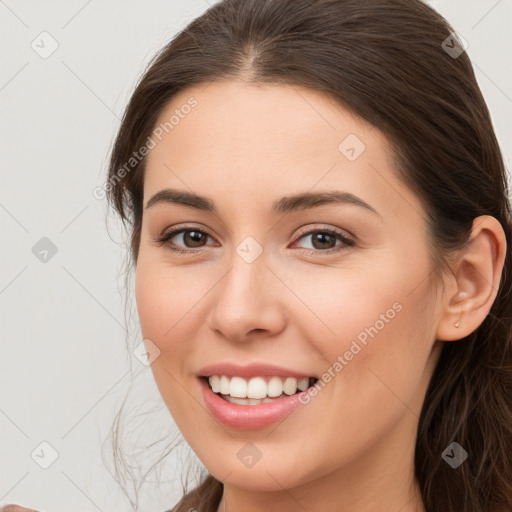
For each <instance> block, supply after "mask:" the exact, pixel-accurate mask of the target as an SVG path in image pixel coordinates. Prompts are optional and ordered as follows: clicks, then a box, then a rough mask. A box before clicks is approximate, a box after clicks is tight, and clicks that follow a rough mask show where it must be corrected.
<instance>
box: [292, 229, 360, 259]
mask: <svg viewBox="0 0 512 512" xmlns="http://www.w3.org/2000/svg"><path fill="white" fill-rule="evenodd" d="M308 238H309V239H310V240H311V242H310V247H306V248H304V247H302V248H303V249H305V251H306V252H310V253H316V254H318V253H322V252H328V253H329V252H337V251H338V250H343V249H345V248H347V247H352V246H354V245H355V242H354V241H353V240H351V239H350V238H348V237H346V236H345V235H344V234H342V233H340V232H338V231H335V230H333V229H313V230H310V231H307V232H305V233H302V234H300V235H299V236H298V237H297V238H296V241H295V243H297V242H298V241H300V240H303V239H308Z"/></svg>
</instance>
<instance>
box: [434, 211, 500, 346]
mask: <svg viewBox="0 0 512 512" xmlns="http://www.w3.org/2000/svg"><path fill="white" fill-rule="evenodd" d="M506 248H507V240H506V237H505V233H504V231H503V228H502V226H501V224H500V223H499V222H498V220H497V219H495V218H494V217H491V216H489V215H482V216H480V217H477V218H476V219H474V221H473V226H472V229H471V234H470V237H469V242H468V246H467V247H466V248H465V249H464V250H463V251H461V254H460V255H459V256H458V257H457V260H456V263H455V265H454V266H453V267H452V270H453V276H452V277H451V282H450V284H449V285H448V286H446V288H445V296H444V306H443V312H442V315H441V319H440V321H439V325H438V327H437V332H436V336H437V339H439V340H442V341H452V340H458V339H461V338H464V337H466V336H468V335H469V334H471V333H472V332H473V331H475V330H476V329H477V328H478V327H479V326H480V325H481V323H482V322H483V321H484V320H485V317H486V316H487V315H488V314H489V311H490V310H491V306H492V304H493V302H494V300H495V298H496V295H497V294H498V288H499V284H500V280H501V275H502V272H503V264H504V262H505V254H506ZM457 323H458V325H459V327H455V325H456V324H457Z"/></svg>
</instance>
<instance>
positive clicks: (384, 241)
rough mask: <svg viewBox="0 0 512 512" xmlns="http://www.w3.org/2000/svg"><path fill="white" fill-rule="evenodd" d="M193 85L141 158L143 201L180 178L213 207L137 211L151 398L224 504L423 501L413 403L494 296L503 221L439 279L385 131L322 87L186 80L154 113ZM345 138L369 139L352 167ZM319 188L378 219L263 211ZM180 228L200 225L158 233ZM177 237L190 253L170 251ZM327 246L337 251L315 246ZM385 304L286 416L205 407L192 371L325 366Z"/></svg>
mask: <svg viewBox="0 0 512 512" xmlns="http://www.w3.org/2000/svg"><path fill="white" fill-rule="evenodd" d="M191 96H193V97H194V98H196V100H197V101H198V105H197V106H196V108H195V109H194V110H193V111H192V112H191V113H190V114H189V115H188V116H186V117H184V118H183V119H181V120H180V122H179V124H178V125H176V126H175V127H174V128H173V130H171V131H169V133H168V134H167V135H166V136H165V137H163V138H162V140H161V141H160V142H159V143H158V144H157V145H156V147H154V148H153V149H152V150H151V152H150V154H149V156H148V160H147V169H146V175H145V185H144V205H146V203H147V201H148V200H149V198H150V197H152V196H153V194H155V193H157V192H158V191H160V190H161V189H165V188H175V189H178V190H183V191H189V192H194V193H196V194H199V195H202V196H207V197H208V198H209V199H210V200H211V201H213V202H214V203H215V205H216V207H217V209H218V213H217V214H213V213H211V212H204V211H200V210H198V209H195V208H191V207H187V206H182V205H176V204H164V203H159V204H155V205H153V206H151V207H150V208H148V209H145V210H144V213H143V222H142V232H141V243H140V251H139V260H138V265H137V270H136V300H137V307H138V312H139V317H140V323H141V329H142V333H143V336H144V338H145V339H149V340H151V342H152V343H154V344H155V345H156V346H157V347H158V348H159V350H160V355H159V357H158V358H157V359H156V360H155V361H154V362H153V364H152V371H153V374H154V377H155V380H156V383H157V386H158V388H159V390H160V393H161V395H162V398H163V400H164V401H165V404H166V405H167V407H168V409H169V411H170V412H171V414H172V416H173V418H174V420H175V422H176V424H177V425H178V427H179V428H180V430H181V432H182V434H183V436H184V437H185V439H186V440H187V442H188V443H189V444H190V446H191V447H192V449H193V450H194V451H195V453H196V454H197V455H198V457H199V458H200V459H201V461H202V462H203V464H204V465H205V467H206V468H207V469H208V471H209V472H210V473H211V474H213V475H214V476H215V477H216V478H217V479H219V480H221V481H222V482H223V483H224V495H223V498H222V502H221V504H220V506H219V509H218V510H219V511H225V510H228V511H229V512H236V511H240V510H244V511H246V512H256V511H263V510H265V511H266V512H273V511H280V512H283V511H296V510H307V511H310V512H314V511H323V512H331V511H332V512H334V511H339V510H340V504H343V511H344V512H352V511H354V512H355V511H361V510H365V511H367V512H371V511H381V510H382V503H386V504H387V505H386V509H387V510H396V511H398V510H400V511H402V512H409V511H424V510H425V509H424V506H423V504H422V502H421V498H420V496H419V491H418V487H417V484H416V481H415V479H414V469H413V457H414V443H415V436H416V431H417V427H418V418H419V414H420V411H421V407H422V404H423V401H424V398H425V392H426V390H427V387H428V383H429V381H430V378H431V375H432V372H433V370H434V368H435V364H436V362H437V360H438V357H439V354H440V349H441V346H442V344H443V342H447V341H451V340H457V339H460V338H462V337H464V336H466V335H467V334H469V333H470V332H472V331H473V330H475V329H476V328H477V327H478V325H480V323H481V322H482V321H483V320H484V318H485V316H486V315H487V313H488V312H489V310H490V307H491V305H492V302H493V301H494V298H495V296H496V290H497V288H498V284H499V279H500V276H501V271H502V267H503V260H504V254H505V243H506V242H505V237H504V234H503V230H502V228H501V226H500V224H499V223H498V222H497V221H496V220H495V219H494V218H492V217H488V216H485V217H480V218H478V219H476V220H475V223H474V229H473V233H472V238H471V240H472V241H471V243H470V245H469V247H468V249H467V251H466V252H465V253H462V254H459V255H457V259H456V260H455V263H454V265H453V270H454V272H453V274H452V273H450V274H449V275H446V276H445V278H444V286H441V283H439V282H436V281H434V279H433V274H432V273H431V270H432V263H431V260H430V258H429V253H428V245H427V232H426V227H425V221H424V217H425V213H424V211H425V210H424V207H423V205H422V204H421V202H420V200H419V199H418V197H417V196H416V195H415V194H414V193H413V192H412V191H411V190H410V189H409V188H407V187H406V186H405V185H404V184H403V183H402V182H401V181H399V179H398V178H397V176H396V175H395V173H394V170H393V160H392V154H391V151H390V148H389V145H388V143H387V140H386V138H385V137H384V135H383V134H382V133H381V132H380V131H379V130H377V129H376V128H375V127H372V126H371V125H369V124H367V123H366V122H365V121H364V120H362V119H361V118H358V117H357V116H355V115H352V114H351V113H350V112H348V111H347V110H345V109H344V108H342V107H341V106H340V105H339V104H338V103H336V102H335V101H333V100H332V99H331V98H329V97H328V96H327V95H324V94H322V93H320V92H315V91H311V90H308V89H305V88H300V87H289V86H284V85H251V84H248V83H245V82H243V81H229V82H228V81H226V82H212V83H209V84H206V87H205V84H202V85H201V86H196V87H193V88H189V89H187V90H184V91H182V92H181V93H180V94H179V95H177V96H175V97H174V98H173V100H172V101H171V102H170V103H169V104H168V105H167V107H166V109H165V110H164V111H163V112H162V114H161V116H160V119H159V121H158V122H157V124H159V123H160V122H165V121H166V120H167V119H169V117H170V116H171V115H172V113H173V112H174V111H175V109H177V108H178V109H179V108H180V106H181V105H183V104H185V103H186V102H187V100H188V99H189V98H190V97H191ZM348 134H356V135H357V137H358V138H359V139H360V140H361V141H363V143H364V145H365V146H366V149H365V150H364V152H363V153H362V154H361V155H360V156H359V157H358V158H357V159H356V160H354V161H349V160H348V159H347V158H346V157H345V156H344V154H342V153H341V152H340V151H339V149H338V146H339V144H340V142H342V141H343V140H344V139H345V138H346V137H347V135H348ZM330 190H342V191H347V192H350V193H352V194H355V195H356V196H358V197H360V198H361V199H363V200H364V201H365V202H367V203H368V204H369V205H371V206H372V207H373V208H374V209H375V210H376V211H377V212H378V214H375V213H372V212H371V211H369V210H366V209H365V208H362V207H360V206H355V205H350V204H334V205H324V206H321V207H316V208H311V209H308V210H305V211H297V212H289V213H287V214H285V215H283V214H281V215H276V214H273V213H272V212H271V210H270V209H271V205H272V203H273V202H274V201H275V200H277V199H278V198H280V197H281V196H283V195H291V194H295V193H299V192H307V191H312V192H318V191H330ZM183 223H187V224H186V226H187V227H189V229H190V228H191V229H192V231H193V230H194V228H197V229H203V230H205V231H207V232H208V236H203V238H202V239H199V243H198V242H196V243H195V244H194V239H191V238H190V236H189V235H188V236H187V237H185V238H184V236H183V233H182V234H177V235H175V236H174V237H173V238H172V240H171V241H169V242H167V246H166V245H160V244H158V243H157V242H155V240H157V239H158V237H159V236H161V235H162V234H163V233H164V232H166V231H167V232H168V231H169V228H171V227H173V226H174V227H182V224H183ZM303 227H304V228H306V229H305V230H309V229H317V230H318V231H320V232H322V228H326V227H331V228H334V229H338V230H340V231H341V232H342V233H344V234H345V235H346V236H349V237H351V238H352V239H353V240H356V245H355V246H352V247H350V246H347V245H345V244H343V242H341V241H336V238H334V240H333V241H331V242H327V244H326V243H325V242H324V245H318V244H317V245H314V241H313V236H312V235H311V234H309V235H305V236H302V237H301V238H298V239H295V236H296V234H300V233H299V229H300V228H303ZM189 234H190V233H189ZM351 235H352V236H351ZM247 236H251V237H253V238H254V239H255V240H256V241H257V242H258V243H259V244H260V246H261V247H262V248H263V253H262V254H261V255H260V256H259V257H258V258H257V259H256V260H255V261H254V262H252V263H247V262H246V261H244V259H242V258H241V257H239V255H238V254H237V252H236V248H237V246H238V245H239V244H240V243H241V242H242V240H244V239H245V237H247ZM173 243H174V246H176V247H178V248H184V249H187V248H188V249H189V250H191V251H195V252H190V253H186V254H180V253H173V252H172V251H170V250H169V248H168V246H169V245H172V244H173ZM331 247H334V248H335V249H338V252H331V254H326V249H327V250H328V249H329V248H331ZM301 249H303V250H304V249H305V250H308V249H309V251H310V254H307V253H304V252H301ZM435 290H437V294H435V293H434V292H435ZM396 302H398V303H399V304H400V305H401V307H402V309H401V310H400V312H398V313H396V315H394V318H393V319H391V320H389V321H388V322H386V323H385V326H384V328H382V329H381V330H380V331H379V332H378V334H377V335H376V336H375V337H374V338H373V339H370V341H369V342H368V344H367V345H366V346H363V348H362V350H361V351H360V352H359V353H357V355H355V356H354V357H353V358H352V360H350V361H349V362H348V363H347V364H346V365H344V366H343V369H342V370H341V371H339V372H338V373H336V376H335V377H334V378H332V379H331V380H330V382H328V383H326V384H325V386H324V387H323V389H322V390H321V391H320V392H319V393H318V394H317V395H316V397H314V398H312V399H311V401H310V403H309V404H307V405H304V406H301V407H300V408H299V409H297V410H295V411H293V412H292V414H290V415H289V416H288V417H287V418H285V420H284V421H282V422H281V423H279V424H277V425H271V426H269V427H267V428H264V429H257V430H253V431H240V430H239V431H237V430H236V429H231V428H228V427H225V426H223V425H222V424H220V423H219V422H217V420H216V419H215V418H214V417H213V416H212V415H211V413H210V412H209V410H208V408H207V406H206V405H205V403H204V400H203V398H202V395H201V393H200V390H199V388H198V385H197V382H196V377H195V374H196V372H197V371H198V370H199V369H200V368H201V367H202V366H204V365H206V364H210V363H213V362H221V361H234V362H238V363H240V364H245V363H249V362H253V361H268V362H271V363H274V364H278V365H283V366H285V367H288V368H292V369H295V370H299V371H303V372H305V373H307V374H310V375H317V376H318V375H322V374H323V373H324V372H326V371H327V370H328V369H329V368H332V366H333V364H334V362H335V361H336V360H337V358H338V356H339V355H343V354H344V353H345V352H346V351H347V350H349V348H350V346H351V343H352V341H353V340H355V339H356V337H357V335H358V334H359V333H361V332H362V331H364V329H365V327H369V326H372V325H375V323H376V321H377V320H378V319H379V318H381V316H380V315H381V314H383V313H384V314H385V313H386V311H387V310H389V309H390V308H391V307H392V304H393V303H396ZM457 321H459V322H460V327H459V328H456V327H454V324H455V322H457ZM246 443H252V444H253V445H255V446H256V447H257V449H258V450H259V452H260V453H261V459H260V460H259V461H258V462H257V463H256V464H255V465H254V466H252V467H250V468H249V467H246V466H245V465H244V464H242V463H241V462H240V460H239V458H238V457H237V453H238V451H239V450H240V449H241V448H242V447H244V446H245V445H246Z"/></svg>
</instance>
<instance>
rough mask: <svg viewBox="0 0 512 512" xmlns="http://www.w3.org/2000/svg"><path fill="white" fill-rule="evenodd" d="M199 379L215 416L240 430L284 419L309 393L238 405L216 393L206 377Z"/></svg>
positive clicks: (228, 425) (251, 428) (259, 426)
mask: <svg viewBox="0 0 512 512" xmlns="http://www.w3.org/2000/svg"><path fill="white" fill-rule="evenodd" d="M224 375H225V374H224ZM259 375H261V373H260V374H259ZM271 375H274V374H271ZM197 381H198V382H199V386H200V388H201V392H202V394H203V398H204V401H205V402H206V405H207V406H208V408H209V409H210V411H211V413H212V414H213V416H214V417H215V418H216V419H217V420H218V421H220V422H221V423H223V424H224V425H226V426H227V427H232V428H236V429H239V430H256V429H259V428H264V427H267V426H269V425H271V424H272V423H277V422H278V421H281V420H283V419H284V418H286V416H288V415H289V414H290V413H291V412H292V411H293V410H295V409H297V408H298V407H300V406H301V405H304V403H303V402H301V400H300V398H301V397H302V396H305V395H306V394H307V393H308V390H307V389H306V390H304V391H301V392H299V393H296V394H294V395H290V396H288V397H286V398H280V399H279V400H275V401H273V402H268V403H266V404H260V405H238V404H232V403H230V402H227V401H226V400H223V399H222V398H221V397H220V396H218V395H217V394H216V393H214V392H213V391H212V390H211V389H210V386H209V385H208V382H207V379H206V378H205V377H197ZM306 403H307V402H306Z"/></svg>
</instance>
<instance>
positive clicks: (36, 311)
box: [0, 0, 512, 512]
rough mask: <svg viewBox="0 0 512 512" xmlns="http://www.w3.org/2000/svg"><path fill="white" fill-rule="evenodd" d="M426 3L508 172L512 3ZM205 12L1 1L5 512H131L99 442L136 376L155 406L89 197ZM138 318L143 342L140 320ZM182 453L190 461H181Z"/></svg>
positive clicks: (168, 487)
mask: <svg viewBox="0 0 512 512" xmlns="http://www.w3.org/2000/svg"><path fill="white" fill-rule="evenodd" d="M429 3H430V4H431V5H432V6H433V7H435V8H436V9H438V10H439V11H440V12H441V13H442V14H443V15H444V16H445V17H446V18H447V19H448V20H449V21H450V22H451V23H452V24H453V25H454V27H455V29H456V30H457V31H458V32H459V33H460V34H461V35H462V36H463V38H464V39H465V40H466V41H467V42H468V43H469V48H468V53H469V56H470V58H471V60H472V62H473V65H474V67H475V70H476V74H477V78H478V81H479V84H480V87H481V89H482V91H483V94H484V96H485V99H486V101H487V104H488V106H489V109H490V111H491V114H492V118H493V122H494V125H495V129H496V132H497V135H498V139H499V141H500V143H501V146H502V149H503V153H504V156H505V159H506V163H507V167H508V169H509V170H510V167H511V166H510V157H511V154H512V121H511V119H512V72H511V69H512V68H511V52H510V48H512V31H511V28H512V1H511V0H499V1H497V0H478V1H477V0H473V1H467V0H444V1H443V0H439V1H431V2H429ZM209 5H210V4H209V3H208V2H207V1H206V0H188V1H185V0H180V1H178V0H165V1H164V0H151V1H147V2H143V1H141V0H139V1H135V0H130V1H128V0H124V1H121V0H107V1H103V2H100V1H99V0H89V1H85V0H73V1H68V2H58V1H56V0H52V1H49V0H47V1H45V2H41V1H36V0H32V1H28V2H27V1H25V2H22V1H16V0H5V1H3V0H0V16H1V18H0V23H1V29H0V51H1V60H2V66H1V71H0V105H1V107H0V108H1V113H0V126H1V135H0V141H1V142H0V143H1V150H2V151H1V165H2V167H1V168H2V173H1V183H0V225H1V228H2V235H1V248H2V249H1V258H2V259H1V275H0V307H1V308H2V322H1V342H2V345H1V350H2V352H1V357H0V379H1V388H0V393H1V394H0V429H1V434H2V435H1V452H0V460H1V466H0V505H2V504H6V503H20V504H23V505H25V506H30V507H34V508H38V509H40V510H44V511H48V512H59V511H67V510H70V509H72V510H80V511H97V510H100V511H107V510H129V509H130V507H129V504H128V502H127V501H126V500H125V499H124V498H123V497H122V495H121V493H120V491H119V489H118V487H117V485H116V483H115V482H114V480H113V479H112V477H111V476H110V474H109V473H108V472H107V471H106V469H105V468H104V466H103V463H102V458H101V443H102V442H103V441H104V439H105V437H106V435H107V434H108V429H109V427H110V424H111V422H112V417H113V411H114V409H115V407H116V406H117V405H119V404H120V402H121V400H122V399H123V398H124V396H125V394H126V392H127V390H128V386H129V384H130V382H131V376H132V375H137V377H136V378H135V381H134V396H135V398H137V397H138V398H139V400H142V401H146V400H149V401H152V402H153V403H154V404H155V406H159V405H160V406H162V403H161V400H160V397H159V395H158V391H157V389H156V386H155V385H154V382H153V379H152V375H151V372H150V370H149V368H147V367H145V366H144V365H142V364H141V363H140V362H139V361H138V360H137V359H136V358H135V357H134V356H133V354H129V353H128V352H127V350H126V348H125V338H126V336H125V334H126V333H125V328H126V323H125V310H124V302H123V301H124V291H123V289H122V286H123V278H122V276H120V271H121V268H122V264H123V262H124V257H125V251H124V246H123V245H122V243H123V239H124V235H123V233H122V231H121V230H120V229H119V228H118V223H116V222H115V220H114V219H111V221H110V223H109V226H110V229H109V232H107V229H106V224H105V213H106V209H105V200H98V199H96V198H95V197H94V196H93V194H92V191H93V189H94V188H95V187H96V186H98V185H102V184H103V180H104V176H105V172H106V165H107V158H108V153H109V148H110V145H111V143H112V141H113V137H114V134H115V131H116V129H117V127H118V125H119V119H120V117H121V115H122V112H123V109H124V106H125V104H126V102H127V99H128V98H129V95H130V93H131V91H132V90H133V87H134V85H135V83H136V81H137V79H138V78H139V76H140V73H141V72H142V70H143V68H144V66H145V64H146V63H147V62H148V60H149V59H150V58H151V56H152V55H153V54H154V52H155V51H156V50H157V49H159V48H160V47H161V46H163V44H164V43H165V42H167V41H168V40H169V39H170V38H171V37H172V35H173V34H175V33H176V32H177V31H178V30H179V29H181V28H183V27H184V26H185V25H186V24H187V23H188V22H189V21H190V20H191V19H193V18H194V17H196V16H197V15H199V14H200V13H202V12H203V11H204V10H205V9H207V8H208V6H209ZM43 31H47V32H48V33H49V34H51V37H52V38H53V39H55V40H56V41H57V43H58V48H57V50H56V51H55V52H54V53H53V54H52V55H51V56H49V57H48V58H46V59H43V58H41V56H40V55H39V54H38V53H36V51H34V50H33V48H32V47H31V44H32V42H33V41H35V43H34V45H39V48H40V50H39V51H40V52H42V51H43V45H44V49H45V51H48V49H50V48H51V46H50V44H51V40H50V39H49V38H48V36H40V34H41V33H42V32H43ZM41 38H46V39H44V41H43V42H41ZM109 234H110V236H109ZM42 237H47V238H49V239H50V240H51V241H52V243H53V244H54V245H55V246H56V247H57V253H56V254H55V255H54V256H53V257H51V258H48V261H47V262H42V261H40V260H39V259H38V258H37V257H36V256H35V255H34V254H33V252H32V248H33V246H34V245H35V244H36V243H37V242H38V241H39V240H40V239H41V238H42ZM131 318H132V320H131V324H130V322H129V325H128V328H131V329H132V330H134V332H135V335H134V337H132V338H131V342H132V343H138V342H140V341H141V339H140V335H139V333H138V331H137V329H138V325H137V323H136V318H135V319H133V308H132V317H131ZM137 336H139V338H137ZM137 340H138V341H137ZM135 403H136V400H135ZM146 423H147V425H146V427H147V428H146V433H145V434H144V435H147V436H148V437H147V439H152V438H151V436H150V434H151V433H152V431H155V432H158V433H161V432H164V433H165V432H176V429H175V428H174V430H172V429H173V424H172V419H171V418H170V415H169V414H168V413H167V410H166V409H163V410H162V408H160V412H159V413H158V414H156V415H155V419H154V420H152V421H151V422H150V423H148V422H146ZM128 434H129V432H128ZM164 435H165V434H164ZM129 437H130V436H129ZM41 442H47V443H49V444H50V445H51V446H52V447H53V448H54V449H55V450H56V451H57V452H58V458H57V459H56V461H55V462H54V463H53V464H52V465H51V466H50V467H49V468H48V469H42V468H41V467H40V466H39V465H38V464H37V461H39V462H43V463H44V461H45V460H49V459H48V457H50V455H51V450H50V449H48V448H47V447H45V446H44V445H43V446H42V447H40V443H41ZM128 444H129V443H128ZM132 445H133V446H135V447H136V446H137V445H141V441H140V440H135V439H134V438H132ZM38 447H39V448H38ZM34 450H36V452H35V455H34V459H33V458H31V453H32V452H33V451H34ZM176 453H177V454H178V453H180V451H177V452H176ZM181 453H182V458H185V459H186V458H187V457H190V456H191V457H192V458H193V459H194V456H193V455H190V451H187V447H185V448H184V449H183V450H181ZM195 461H196V462H197V459H195ZM174 467H176V468H177V471H178V472H179V471H180V468H181V459H180V460H177V459H176V458H174V457H173V458H171V459H170V460H169V461H168V462H167V464H166V466H165V469H164V471H163V473H162V476H161V478H162V480H163V481H164V482H163V483H162V484H158V483H155V478H154V477H153V478H152V480H153V481H152V482H150V483H149V484H148V485H147V486H146V487H145V488H144V489H143V492H142V495H141V498H142V501H141V503H142V504H141V508H140V510H144V511H148V512H150V511H156V512H158V511H163V510H165V509H166V508H170V506H171V505H173V504H174V502H175V500H176V499H177V496H178V494H177V493H179V492H180V489H181V487H180V482H179V479H178V480H173V479H174V478H175V477H176V475H175V474H174V473H173V468H174Z"/></svg>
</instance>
